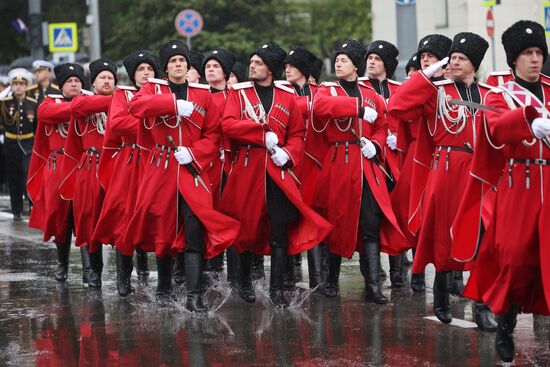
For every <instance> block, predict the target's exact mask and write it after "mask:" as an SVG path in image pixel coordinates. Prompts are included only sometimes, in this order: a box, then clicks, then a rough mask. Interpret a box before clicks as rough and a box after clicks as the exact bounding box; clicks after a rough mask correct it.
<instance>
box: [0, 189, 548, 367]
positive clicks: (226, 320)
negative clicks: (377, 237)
mask: <svg viewBox="0 0 550 367" xmlns="http://www.w3.org/2000/svg"><path fill="white" fill-rule="evenodd" d="M6 205H7V198H6V197H0V208H1V209H3V210H6V209H7V207H6ZM103 253H104V255H103V256H104V262H105V268H104V273H103V289H102V290H101V291H99V292H98V291H91V290H88V289H87V288H85V287H83V286H82V284H81V274H82V273H81V270H82V267H81V264H80V253H79V250H78V249H76V248H74V249H73V250H72V252H71V263H70V269H69V279H68V281H67V282H66V283H65V284H60V283H58V282H56V281H55V280H54V279H53V273H54V270H55V266H56V252H55V247H54V245H53V244H44V243H42V242H41V235H40V234H39V233H38V232H36V231H32V230H29V229H28V228H27V226H26V222H21V223H15V222H13V221H12V220H11V215H10V214H8V213H6V212H5V211H4V212H1V213H0V366H188V365H192V366H272V365H273V366H339V367H341V366H493V365H502V363H501V362H500V360H499V358H498V356H497V355H496V353H495V350H494V334H493V333H485V332H480V331H478V330H477V329H476V328H475V324H473V323H472V303H471V302H470V301H468V300H464V299H459V298H453V299H452V310H453V316H454V317H455V322H453V324H452V325H443V324H441V323H439V322H437V321H432V320H430V319H426V318H425V317H429V316H432V315H433V314H432V312H431V308H432V292H431V284H432V281H433V275H434V273H433V269H432V268H429V269H428V272H427V284H428V286H429V289H428V290H427V292H426V294H413V292H412V291H411V290H410V286H406V287H405V288H401V289H391V288H390V287H389V281H386V282H385V283H384V287H383V292H384V294H385V295H386V296H387V297H388V298H389V299H390V303H389V304H388V305H385V306H378V305H373V304H369V303H365V302H364V301H363V297H364V290H363V284H362V278H361V276H360V274H359V266H358V261H357V259H356V258H354V259H352V260H350V261H345V262H344V263H343V266H342V274H341V280H340V287H341V295H340V297H339V298H336V299H326V298H324V297H323V296H319V295H317V294H310V293H309V291H307V289H306V288H307V267H306V264H307V261H305V256H304V261H303V265H302V268H301V271H302V275H303V281H302V282H300V283H298V286H299V289H298V290H297V291H296V292H292V293H288V297H289V298H290V299H292V307H291V309H290V310H288V311H279V310H275V309H273V307H272V306H271V305H270V304H269V301H268V296H267V289H268V286H267V281H266V280H263V281H258V282H257V283H256V284H255V287H256V294H257V296H258V300H257V301H256V303H255V304H253V305H250V304H247V303H244V302H243V301H241V300H240V298H238V296H235V295H232V294H231V293H230V292H229V291H228V290H227V283H226V282H224V280H223V279H222V280H214V281H213V285H212V287H211V288H210V289H209V290H208V292H207V294H206V297H205V299H206V301H207V303H208V305H209V308H210V309H212V310H213V311H212V312H210V313H209V314H208V316H193V315H192V314H190V313H188V312H187V311H186V310H185V309H184V307H183V302H184V300H185V297H184V295H185V289H184V288H181V289H178V295H179V297H178V301H177V302H174V304H172V305H170V306H169V307H165V308H160V307H158V306H157V305H156V303H155V299H154V288H155V286H156V272H155V265H154V259H153V257H150V258H149V265H150V268H151V275H150V279H149V282H148V284H144V283H138V281H137V278H136V274H135V271H134V274H133V276H132V282H133V285H134V286H136V288H137V292H136V293H135V294H133V295H131V296H130V297H128V298H126V299H121V298H119V297H118V295H117V293H116V285H115V263H114V252H113V251H112V249H111V248H109V247H105V248H104V252H103ZM382 263H383V266H384V267H385V268H386V271H387V267H388V263H387V257H385V256H384V257H383V261H382ZM266 265H267V268H266V272H267V273H268V270H269V261H267V262H266ZM409 277H410V274H409ZM222 278H224V277H222ZM462 320H464V321H462ZM549 334H550V326H549V319H548V318H545V317H533V316H532V315H521V316H520V317H519V320H518V326H517V328H516V332H515V340H516V352H517V355H516V359H515V361H514V363H513V365H519V366H532V365H538V366H549V365H550V350H549V343H550V340H549Z"/></svg>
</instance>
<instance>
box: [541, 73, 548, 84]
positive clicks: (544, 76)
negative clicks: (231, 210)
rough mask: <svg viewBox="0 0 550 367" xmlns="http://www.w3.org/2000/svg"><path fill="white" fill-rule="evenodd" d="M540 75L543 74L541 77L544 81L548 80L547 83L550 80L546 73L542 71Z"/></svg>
mask: <svg viewBox="0 0 550 367" xmlns="http://www.w3.org/2000/svg"><path fill="white" fill-rule="evenodd" d="M540 76H541V78H540V79H541V80H542V81H543V82H546V83H548V82H550V76H548V75H546V74H543V73H540Z"/></svg>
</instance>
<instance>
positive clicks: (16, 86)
mask: <svg viewBox="0 0 550 367" xmlns="http://www.w3.org/2000/svg"><path fill="white" fill-rule="evenodd" d="M26 89H27V83H26V82H22V81H17V80H14V81H13V82H12V83H11V90H12V91H13V94H15V95H16V96H18V97H19V96H22V95H24V94H25V90H26Z"/></svg>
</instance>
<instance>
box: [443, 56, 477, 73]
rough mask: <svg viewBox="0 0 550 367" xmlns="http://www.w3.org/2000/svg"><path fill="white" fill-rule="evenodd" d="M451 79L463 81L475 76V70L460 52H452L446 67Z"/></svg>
mask: <svg viewBox="0 0 550 367" xmlns="http://www.w3.org/2000/svg"><path fill="white" fill-rule="evenodd" d="M448 68H449V70H450V72H451V74H452V77H453V79H456V80H465V79H467V78H469V77H471V76H472V75H473V74H475V72H476V70H475V68H474V65H473V64H472V62H471V61H470V59H469V58H468V57H467V56H466V55H464V54H463V53H462V52H453V53H452V54H451V58H450V59H449V66H448Z"/></svg>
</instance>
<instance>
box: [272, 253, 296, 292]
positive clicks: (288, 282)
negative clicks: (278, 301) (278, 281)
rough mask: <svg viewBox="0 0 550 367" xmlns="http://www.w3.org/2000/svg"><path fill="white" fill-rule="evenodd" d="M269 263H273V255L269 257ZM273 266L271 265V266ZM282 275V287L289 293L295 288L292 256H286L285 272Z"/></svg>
mask: <svg viewBox="0 0 550 367" xmlns="http://www.w3.org/2000/svg"><path fill="white" fill-rule="evenodd" d="M271 261H273V255H272V256H271ZM271 266H273V264H272V265H271ZM283 273H284V287H285V290H287V291H291V290H294V288H296V276H295V272H294V256H288V258H287V259H286V261H285V271H284V272H283Z"/></svg>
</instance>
